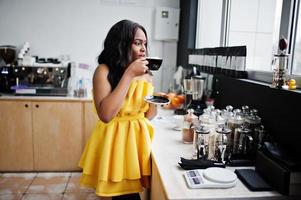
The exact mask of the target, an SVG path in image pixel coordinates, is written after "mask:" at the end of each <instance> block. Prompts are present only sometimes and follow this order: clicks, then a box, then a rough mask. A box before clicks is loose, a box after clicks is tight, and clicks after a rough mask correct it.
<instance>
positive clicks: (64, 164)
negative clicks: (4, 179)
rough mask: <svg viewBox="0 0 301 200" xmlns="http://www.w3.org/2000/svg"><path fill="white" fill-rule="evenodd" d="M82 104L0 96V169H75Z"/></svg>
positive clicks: (81, 134) (81, 135) (81, 141)
mask: <svg viewBox="0 0 301 200" xmlns="http://www.w3.org/2000/svg"><path fill="white" fill-rule="evenodd" d="M85 104H87V106H89V104H92V103H91V102H81V101H15V100H1V101H0V113H1V115H2V116H1V120H0V127H1V129H0V138H1V140H0V171H79V170H80V168H79V167H78V161H79V159H80V155H81V153H82V150H83V146H84V143H85V128H84V127H86V126H85V121H89V120H84V118H85V116H86V115H85V114H84V106H86V105H85ZM87 116H89V115H87ZM91 123H92V122H91ZM89 126H90V125H89ZM91 126H92V125H91Z"/></svg>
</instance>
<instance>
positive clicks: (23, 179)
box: [0, 173, 36, 194]
mask: <svg viewBox="0 0 301 200" xmlns="http://www.w3.org/2000/svg"><path fill="white" fill-rule="evenodd" d="M35 175H36V174H32V173H29V174H27V173H4V174H3V175H2V176H1V177H0V194H16V193H21V194H22V193H24V192H25V191H26V189H27V188H28V186H29V185H30V184H31V182H32V181H33V179H34V177H35Z"/></svg>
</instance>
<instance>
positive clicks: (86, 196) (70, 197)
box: [63, 193, 111, 200]
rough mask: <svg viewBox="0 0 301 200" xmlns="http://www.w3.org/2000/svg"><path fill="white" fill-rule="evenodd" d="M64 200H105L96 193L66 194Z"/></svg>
mask: <svg viewBox="0 0 301 200" xmlns="http://www.w3.org/2000/svg"><path fill="white" fill-rule="evenodd" d="M110 199H111V198H110ZM63 200H104V199H103V198H101V197H99V196H97V195H96V194H95V193H65V194H64V198H63ZM106 200H107V199H106ZM108 200H109V199H108Z"/></svg>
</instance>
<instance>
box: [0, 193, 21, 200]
mask: <svg viewBox="0 0 301 200" xmlns="http://www.w3.org/2000/svg"><path fill="white" fill-rule="evenodd" d="M0 199H1V200H21V199H22V194H0Z"/></svg>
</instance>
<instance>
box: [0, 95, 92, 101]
mask: <svg viewBox="0 0 301 200" xmlns="http://www.w3.org/2000/svg"><path fill="white" fill-rule="evenodd" d="M0 100H34V101H35V100H37V101H92V97H73V96H21V95H20V96H19V95H18V96H16V95H7V94H1V95H0Z"/></svg>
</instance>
